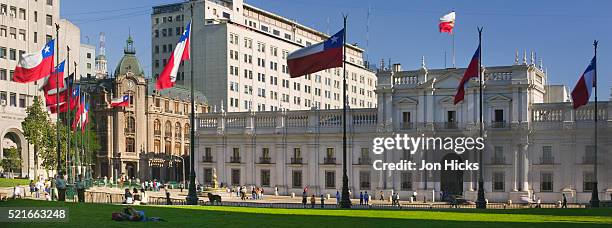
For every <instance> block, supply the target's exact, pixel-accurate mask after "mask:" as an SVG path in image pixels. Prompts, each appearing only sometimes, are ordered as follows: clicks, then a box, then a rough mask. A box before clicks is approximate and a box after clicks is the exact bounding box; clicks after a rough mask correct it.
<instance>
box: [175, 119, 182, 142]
mask: <svg viewBox="0 0 612 228" xmlns="http://www.w3.org/2000/svg"><path fill="white" fill-rule="evenodd" d="M174 132H176V133H175V134H174V138H175V139H176V140H178V141H180V140H181V139H182V138H183V130H182V129H181V124H180V123H179V122H176V124H175V125H174Z"/></svg>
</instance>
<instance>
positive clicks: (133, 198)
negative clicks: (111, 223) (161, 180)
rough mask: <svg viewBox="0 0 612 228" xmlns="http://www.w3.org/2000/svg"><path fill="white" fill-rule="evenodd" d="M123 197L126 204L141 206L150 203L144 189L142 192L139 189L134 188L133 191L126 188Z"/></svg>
mask: <svg viewBox="0 0 612 228" xmlns="http://www.w3.org/2000/svg"><path fill="white" fill-rule="evenodd" d="M123 196H124V198H125V201H124V202H123V203H124V204H136V205H140V204H146V203H147V202H148V197H147V194H146V191H145V189H144V188H141V189H140V191H138V189H137V188H133V189H132V191H130V189H129V188H126V189H125V193H124V194H123Z"/></svg>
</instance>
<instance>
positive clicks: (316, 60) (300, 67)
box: [287, 29, 344, 78]
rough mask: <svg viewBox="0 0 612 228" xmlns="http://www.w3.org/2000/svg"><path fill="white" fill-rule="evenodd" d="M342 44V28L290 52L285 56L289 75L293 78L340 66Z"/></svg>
mask: <svg viewBox="0 0 612 228" xmlns="http://www.w3.org/2000/svg"><path fill="white" fill-rule="evenodd" d="M343 46H344V29H342V30H340V31H339V32H338V33H336V34H334V35H333V36H332V37H330V38H329V39H327V40H325V41H323V42H321V43H318V44H315V45H312V46H308V47H305V48H302V49H298V50H297V51H294V52H291V54H289V56H287V65H288V67H289V75H291V77H292V78H295V77H300V76H303V75H307V74H312V73H315V72H318V71H322V70H325V69H330V68H334V67H341V66H342V63H343V61H344V59H343V53H342V48H343Z"/></svg>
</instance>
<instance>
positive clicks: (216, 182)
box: [211, 168, 219, 189]
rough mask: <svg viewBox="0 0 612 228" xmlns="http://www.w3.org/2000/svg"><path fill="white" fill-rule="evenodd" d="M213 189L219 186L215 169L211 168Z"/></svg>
mask: <svg viewBox="0 0 612 228" xmlns="http://www.w3.org/2000/svg"><path fill="white" fill-rule="evenodd" d="M211 187H212V188H213V189H217V188H219V181H218V180H217V169H216V168H213V169H212V186H211Z"/></svg>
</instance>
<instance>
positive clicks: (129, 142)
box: [125, 138, 136, 152]
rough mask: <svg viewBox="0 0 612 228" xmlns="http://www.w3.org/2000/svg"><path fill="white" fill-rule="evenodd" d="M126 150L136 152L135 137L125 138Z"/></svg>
mask: <svg viewBox="0 0 612 228" xmlns="http://www.w3.org/2000/svg"><path fill="white" fill-rule="evenodd" d="M125 152H136V142H135V141H134V138H126V139H125Z"/></svg>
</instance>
